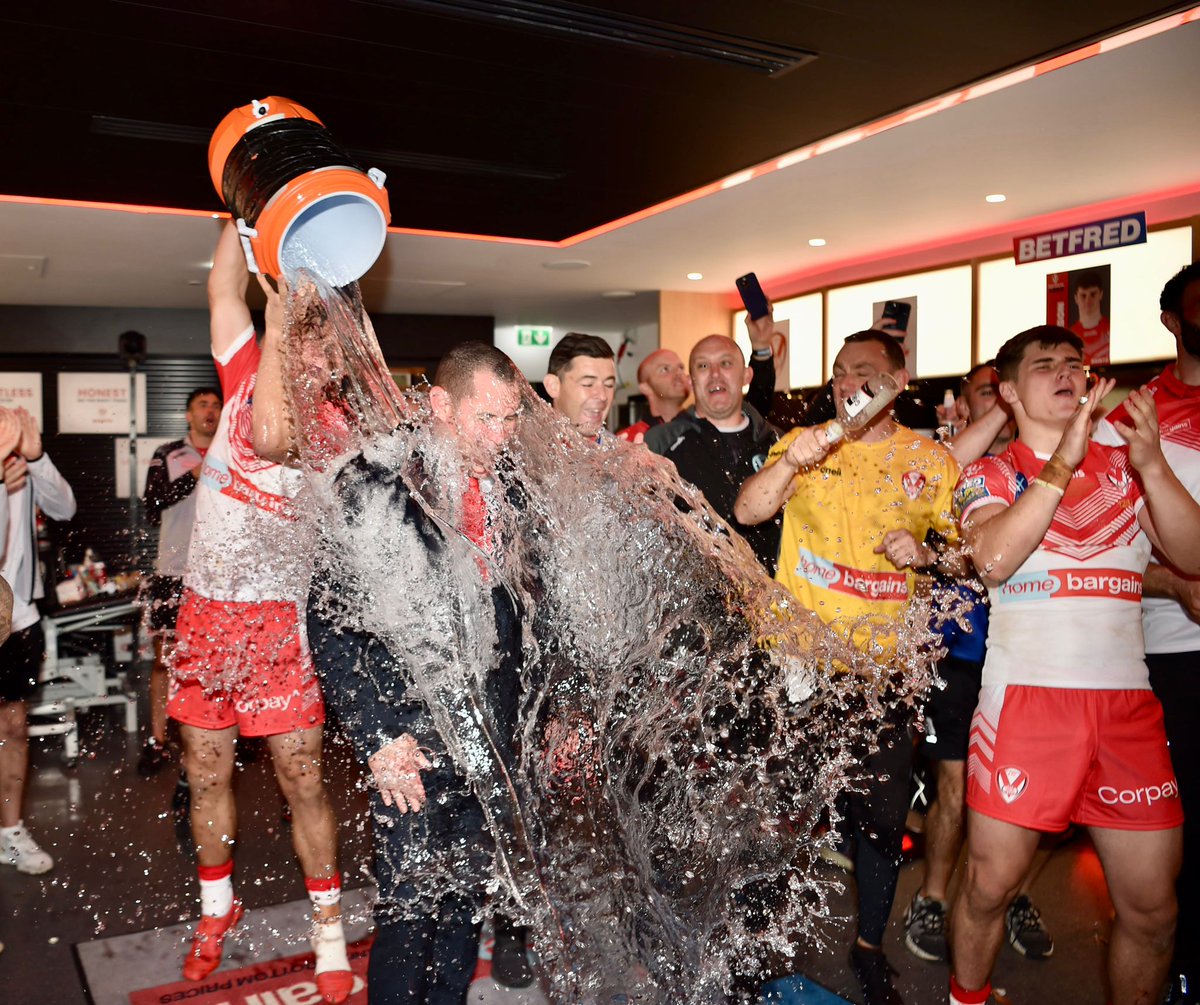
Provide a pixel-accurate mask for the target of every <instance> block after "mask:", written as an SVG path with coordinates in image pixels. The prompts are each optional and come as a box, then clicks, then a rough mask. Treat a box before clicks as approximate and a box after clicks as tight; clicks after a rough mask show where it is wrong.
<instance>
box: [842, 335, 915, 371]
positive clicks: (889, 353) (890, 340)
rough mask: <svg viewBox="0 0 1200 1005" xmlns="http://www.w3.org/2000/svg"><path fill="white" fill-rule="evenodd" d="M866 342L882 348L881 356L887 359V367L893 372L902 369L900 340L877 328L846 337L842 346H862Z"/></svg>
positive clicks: (902, 360) (902, 359)
mask: <svg viewBox="0 0 1200 1005" xmlns="http://www.w3.org/2000/svg"><path fill="white" fill-rule="evenodd" d="M866 342H874V343H876V344H877V345H880V346H882V347H883V354H884V355H885V356H886V357H887V361H888V366H890V367H891V368H892V369H893V370H903V369H904V347H903V346H902V345H901V344H900V340H899V339H898V338H896V337H895V336H894V335H889V334H888V333H887V332H881V331H880V330H879V329H878V328H868V329H866V331H861V332H855V333H854V334H853V335H847V336H846V339H845V341H844V342H843V343H842V344H843V345H862V344H864V343H866Z"/></svg>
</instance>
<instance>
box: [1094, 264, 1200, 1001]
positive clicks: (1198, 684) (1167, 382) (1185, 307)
mask: <svg viewBox="0 0 1200 1005" xmlns="http://www.w3.org/2000/svg"><path fill="white" fill-rule="evenodd" d="M1159 308H1160V310H1161V312H1162V313H1161V314H1160V319H1161V321H1162V323H1163V325H1164V326H1165V327H1166V329H1167V330H1168V331H1169V332H1170V333H1171V334H1172V335H1173V336H1174V337H1175V362H1174V363H1171V364H1168V366H1167V368H1166V369H1165V370H1163V372H1162V373H1161V374H1159V375H1158V376H1157V377H1155V378H1154V379H1153V380H1152V381H1150V383H1149V384H1147V385H1146V387H1147V390H1148V391H1149V392H1150V394H1152V395H1153V396H1154V407H1155V410H1156V411H1157V412H1158V423H1159V430H1160V432H1161V434H1162V449H1163V455H1164V456H1165V457H1166V459H1167V463H1168V464H1169V465H1171V470H1172V471H1174V472H1175V475H1176V476H1177V477H1178V478H1179V480H1180V481H1181V482H1183V484H1184V487H1185V488H1186V489H1187V490H1188V491H1189V492H1190V493H1191V494H1192V498H1194V499H1200V437H1198V436H1197V430H1200V262H1193V263H1192V264H1191V265H1188V266H1186V267H1185V268H1183V269H1180V271H1179V272H1177V273H1176V274H1175V275H1174V276H1172V277H1171V279H1170V280H1168V282H1167V284H1166V285H1165V286H1164V287H1163V290H1162V295H1161V296H1160V298H1159ZM1125 412H1126V409H1125V408H1123V407H1120V406H1119V407H1118V408H1117V409H1116V410H1115V411H1114V412H1112V413H1111V414H1110V415H1109V416H1108V418H1107V420H1105V421H1102V422H1101V423H1100V427H1099V429H1098V430H1097V438H1098V439H1100V440H1101V442H1103V443H1119V442H1122V441H1120V440H1119V439H1114V437H1115V436H1116V430H1115V428H1114V427H1113V426H1112V424H1111V421H1109V420H1113V421H1118V422H1122V421H1123V422H1128V419H1127V418H1126V417H1125ZM1142 594H1143V597H1142V629H1143V631H1144V633H1145V636H1146V665H1147V667H1148V668H1149V670H1150V687H1151V688H1152V689H1153V691H1154V694H1155V695H1156V696H1157V697H1158V700H1159V701H1161V702H1162V706H1163V717H1164V724H1165V726H1166V730H1167V739H1168V740H1169V741H1170V744H1171V760H1172V761H1173V763H1174V765H1175V771H1176V774H1177V775H1178V778H1179V796H1180V799H1182V800H1183V810H1184V813H1183V817H1184V821H1183V847H1184V855H1183V866H1182V868H1181V870H1180V873H1179V880H1178V882H1177V883H1176V889H1177V890H1178V891H1179V923H1178V925H1177V927H1176V930H1175V961H1174V964H1173V966H1172V971H1171V994H1170V996H1169V997H1168V998H1167V1002H1168V1003H1171V1005H1174V1003H1176V1002H1183V1001H1185V1000H1187V999H1186V998H1185V995H1186V994H1188V993H1189V992H1188V988H1189V987H1190V988H1192V989H1193V990H1192V991H1191V992H1190V994H1191V995H1192V996H1193V997H1194V996H1195V990H1194V989H1195V988H1197V987H1200V900H1197V897H1196V892H1195V891H1196V890H1198V889H1200V840H1198V839H1197V831H1196V825H1197V822H1198V821H1200V804H1198V803H1197V802H1196V801H1195V800H1196V793H1197V792H1198V791H1200V745H1198V744H1197V740H1198V739H1200V713H1198V712H1197V709H1200V673H1198V672H1197V671H1198V670H1200V579H1197V578H1195V577H1191V576H1186V575H1184V574H1183V573H1181V572H1180V571H1179V570H1178V569H1175V568H1173V567H1172V566H1171V565H1169V564H1164V560H1163V558H1162V556H1161V555H1156V556H1155V557H1154V559H1152V560H1151V562H1150V564H1149V565H1148V566H1147V567H1146V575H1145V578H1144V579H1143V580H1142Z"/></svg>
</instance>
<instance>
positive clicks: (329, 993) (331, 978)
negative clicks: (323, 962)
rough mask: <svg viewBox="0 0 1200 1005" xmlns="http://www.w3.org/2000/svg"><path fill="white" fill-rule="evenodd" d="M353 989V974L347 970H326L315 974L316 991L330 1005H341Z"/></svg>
mask: <svg viewBox="0 0 1200 1005" xmlns="http://www.w3.org/2000/svg"><path fill="white" fill-rule="evenodd" d="M353 988H354V974H353V973H352V972H351V971H349V970H328V971H326V972H325V973H323V974H317V991H319V992H320V994H321V997H322V998H324V999H325V1000H326V1001H327V1002H329V1003H330V1005H341V1003H342V1002H344V1001H345V1000H346V999H347V998H349V997H350V992H351V991H352V990H353Z"/></svg>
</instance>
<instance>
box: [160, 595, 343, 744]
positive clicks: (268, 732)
mask: <svg viewBox="0 0 1200 1005" xmlns="http://www.w3.org/2000/svg"><path fill="white" fill-rule="evenodd" d="M175 640H176V645H175V651H174V654H173V656H172V660H171V697H170V700H169V701H168V702H167V714H168V715H170V716H171V718H172V719H175V720H177V721H179V722H182V723H184V724H185V725H188V726H198V727H200V728H201V729H228V728H229V727H230V726H235V725H236V726H237V727H238V730H239V731H240V732H241V733H242V735H243V736H276V735H278V734H280V733H290V732H292V731H293V730H297V729H310V728H312V727H313V726H319V725H321V724H322V723H323V722H324V721H325V705H324V702H323V701H322V700H321V688H320V685H319V683H318V681H317V675H316V673H315V672H314V670H313V664H312V657H311V656H310V655H309V652H308V644H307V642H306V641H305V639H304V636H303V634H302V632H301V630H300V625H299V623H298V619H297V609H296V605H295V604H294V603H292V602H291V601H283V600H263V601H259V602H256V603H234V602H229V601H221V600H209V599H207V598H206V597H201V596H199V595H198V594H196V593H193V592H192V591H191V590H189V589H185V590H184V591H183V599H182V600H181V601H180V604H179V620H178V623H177V625H176V629H175Z"/></svg>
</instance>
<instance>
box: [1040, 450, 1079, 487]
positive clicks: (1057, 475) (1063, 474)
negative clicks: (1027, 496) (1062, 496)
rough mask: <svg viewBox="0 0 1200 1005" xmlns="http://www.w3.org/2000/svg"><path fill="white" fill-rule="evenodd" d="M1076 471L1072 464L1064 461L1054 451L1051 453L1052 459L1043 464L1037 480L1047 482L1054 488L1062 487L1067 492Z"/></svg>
mask: <svg viewBox="0 0 1200 1005" xmlns="http://www.w3.org/2000/svg"><path fill="white" fill-rule="evenodd" d="M1074 473H1075V472H1074V470H1073V469H1072V467H1071V465H1069V464H1068V463H1067V462H1066V461H1064V460H1063V459H1062V458H1061V457H1060V456H1059V455H1058V454H1057V453H1053V454H1051V455H1050V460H1048V461H1047V462H1046V463H1045V464H1044V465H1043V466H1042V470H1041V472H1040V473H1039V474H1038V477H1037V480H1038V481H1042V482H1045V483H1046V484H1047V485H1049V486H1052V487H1053V488H1056V489H1062V490H1063V491H1064V492H1065V491H1066V488H1067V486H1068V485H1070V484H1071V476H1072V475H1074Z"/></svg>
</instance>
